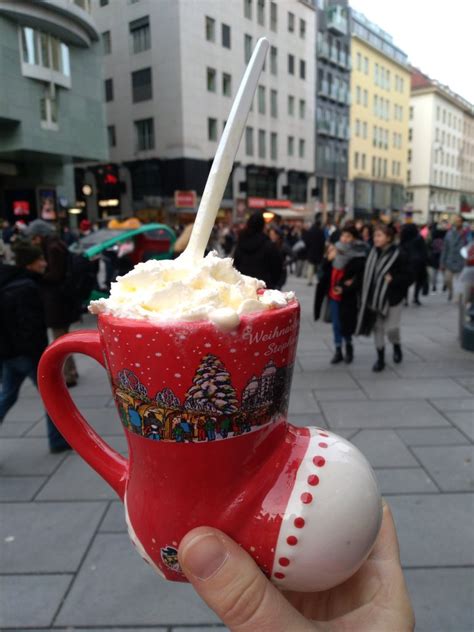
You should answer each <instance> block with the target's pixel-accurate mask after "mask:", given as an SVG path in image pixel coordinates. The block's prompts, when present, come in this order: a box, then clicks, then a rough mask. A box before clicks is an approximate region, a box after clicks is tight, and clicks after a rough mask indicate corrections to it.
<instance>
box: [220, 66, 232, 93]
mask: <svg viewBox="0 0 474 632" xmlns="http://www.w3.org/2000/svg"><path fill="white" fill-rule="evenodd" d="M222 94H223V95H224V96H225V97H230V96H232V77H231V75H229V74H228V73H227V72H223V73H222Z"/></svg>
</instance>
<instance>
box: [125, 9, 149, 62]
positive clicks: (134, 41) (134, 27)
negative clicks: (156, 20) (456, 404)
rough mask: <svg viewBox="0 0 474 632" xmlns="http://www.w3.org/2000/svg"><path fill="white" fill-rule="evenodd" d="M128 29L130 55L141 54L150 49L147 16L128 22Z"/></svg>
mask: <svg viewBox="0 0 474 632" xmlns="http://www.w3.org/2000/svg"><path fill="white" fill-rule="evenodd" d="M129 29H130V39H131V49H132V53H141V52H142V51H144V50H148V49H149V48H151V38H150V21H149V19H148V16H147V17H144V18H140V19H139V20H134V21H133V22H130V25H129Z"/></svg>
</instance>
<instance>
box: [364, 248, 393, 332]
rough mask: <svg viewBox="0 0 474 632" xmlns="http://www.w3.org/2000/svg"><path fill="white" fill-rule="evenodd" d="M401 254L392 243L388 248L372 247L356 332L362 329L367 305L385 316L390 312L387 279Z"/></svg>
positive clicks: (366, 267)
mask: <svg viewBox="0 0 474 632" xmlns="http://www.w3.org/2000/svg"><path fill="white" fill-rule="evenodd" d="M398 255H399V250H398V248H397V246H394V245H391V246H389V247H388V248H387V249H386V250H382V251H379V250H377V248H372V250H371V251H370V254H369V256H368V258H367V263H366V264H365V270H364V281H363V284H362V300H361V307H360V311H359V318H358V321H357V329H356V333H357V332H359V331H360V329H361V327H362V322H363V318H364V313H365V310H366V309H367V307H369V308H370V309H372V310H373V311H375V312H377V314H380V315H381V316H383V317H385V316H387V313H388V308H389V304H388V299H387V292H388V287H389V284H388V283H387V281H386V280H385V275H386V274H388V272H389V270H390V268H391V267H392V266H393V264H394V263H395V261H396V260H397V258H398Z"/></svg>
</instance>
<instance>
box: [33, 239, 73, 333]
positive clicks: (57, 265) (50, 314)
mask: <svg viewBox="0 0 474 632" xmlns="http://www.w3.org/2000/svg"><path fill="white" fill-rule="evenodd" d="M42 249H43V254H44V258H45V259H46V262H47V264H48V267H47V269H46V272H45V274H44V275H43V277H42V284H41V294H42V297H43V303H44V310H45V318H46V325H47V327H52V328H58V329H62V328H65V327H69V325H70V324H71V323H74V322H75V321H76V320H79V318H80V315H81V305H80V304H79V301H77V300H76V299H74V298H71V297H66V296H65V295H64V292H63V284H64V281H65V279H66V273H67V266H68V257H69V252H68V249H67V246H66V244H65V243H64V242H62V241H61V240H60V239H59V237H57V236H56V235H52V236H50V237H46V238H45V239H44V241H43V243H42Z"/></svg>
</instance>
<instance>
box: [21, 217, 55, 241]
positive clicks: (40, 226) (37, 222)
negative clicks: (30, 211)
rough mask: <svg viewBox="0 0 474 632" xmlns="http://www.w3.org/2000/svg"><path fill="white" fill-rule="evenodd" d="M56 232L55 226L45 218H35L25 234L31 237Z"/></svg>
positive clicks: (46, 235) (45, 235)
mask: <svg viewBox="0 0 474 632" xmlns="http://www.w3.org/2000/svg"><path fill="white" fill-rule="evenodd" d="M53 233H54V226H51V224H48V222H45V221H44V220H43V219H34V220H33V221H32V222H30V223H29V224H28V226H27V228H26V230H25V235H26V236H27V237H28V238H31V237H48V236H49V235H52V234H53Z"/></svg>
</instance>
